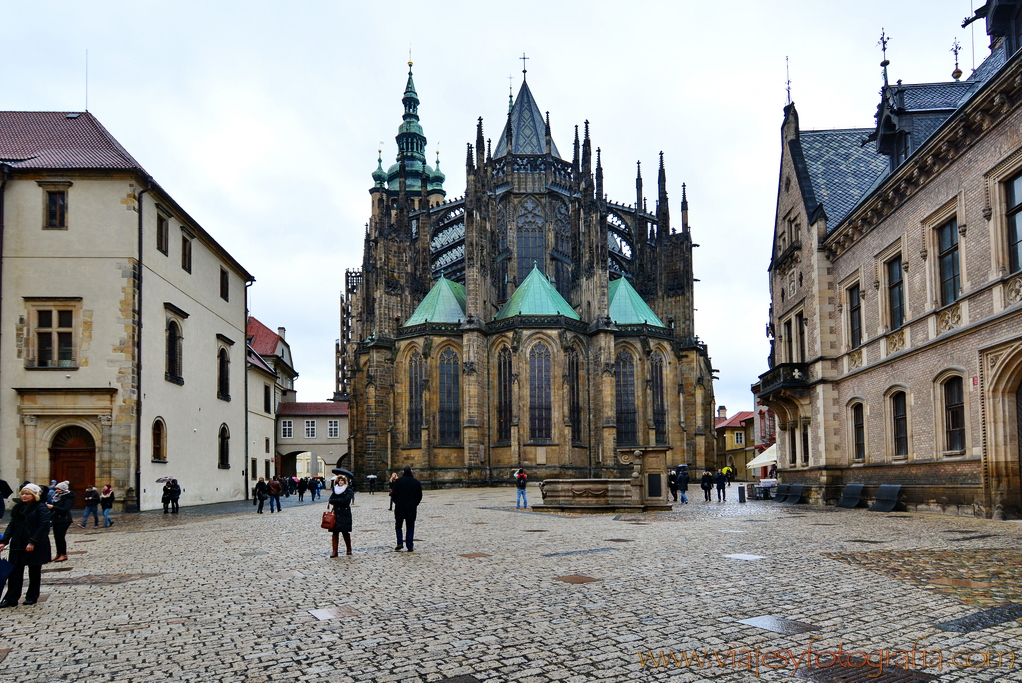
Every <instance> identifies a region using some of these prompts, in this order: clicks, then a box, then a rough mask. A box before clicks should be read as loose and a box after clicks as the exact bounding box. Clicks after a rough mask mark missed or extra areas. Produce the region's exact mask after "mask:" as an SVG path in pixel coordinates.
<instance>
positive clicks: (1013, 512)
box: [976, 343, 1022, 519]
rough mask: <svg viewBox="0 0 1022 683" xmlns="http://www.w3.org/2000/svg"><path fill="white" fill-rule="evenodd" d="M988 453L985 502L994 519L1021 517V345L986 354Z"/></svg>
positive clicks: (985, 424)
mask: <svg viewBox="0 0 1022 683" xmlns="http://www.w3.org/2000/svg"><path fill="white" fill-rule="evenodd" d="M983 361H984V362H983V365H984V369H985V370H986V373H985V374H986V377H988V378H989V379H987V380H986V381H985V384H986V386H985V387H984V391H983V395H984V398H985V399H986V403H987V409H986V411H985V412H986V415H985V419H984V426H985V428H986V430H987V437H986V439H985V442H986V444H987V452H986V453H984V454H983V498H984V500H983V501H978V500H977V501H976V503H977V504H982V505H983V507H985V508H986V512H987V515H988V516H991V517H993V518H994V519H1015V518H1019V517H1022V445H1020V443H1019V435H1020V434H1022V343H1014V344H1011V345H1008V346H1002V347H999V348H996V349H990V350H987V351H984V352H983Z"/></svg>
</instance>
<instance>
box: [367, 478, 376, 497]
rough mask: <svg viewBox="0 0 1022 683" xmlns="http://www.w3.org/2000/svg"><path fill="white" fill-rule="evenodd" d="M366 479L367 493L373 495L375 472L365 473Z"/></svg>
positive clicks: (374, 493) (374, 491) (374, 492)
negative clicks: (367, 483)
mask: <svg viewBox="0 0 1022 683" xmlns="http://www.w3.org/2000/svg"><path fill="white" fill-rule="evenodd" d="M366 479H368V480H369V495H370V496H375V495H376V475H375V474H367V475H366Z"/></svg>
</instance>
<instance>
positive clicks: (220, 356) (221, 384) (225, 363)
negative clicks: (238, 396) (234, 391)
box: [216, 348, 231, 401]
mask: <svg viewBox="0 0 1022 683" xmlns="http://www.w3.org/2000/svg"><path fill="white" fill-rule="evenodd" d="M216 397H217V398H219V399H223V400H224V401H230V400H231V359H230V357H229V356H228V355H227V349H225V348H221V349H220V352H219V353H217V362H216Z"/></svg>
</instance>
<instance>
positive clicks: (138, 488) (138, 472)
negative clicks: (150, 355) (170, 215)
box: [125, 176, 152, 512]
mask: <svg viewBox="0 0 1022 683" xmlns="http://www.w3.org/2000/svg"><path fill="white" fill-rule="evenodd" d="M151 182H152V178H150V177H149V176H146V178H145V183H146V186H147V187H144V188H143V189H142V190H141V191H140V192H139V193H138V197H137V200H138V273H137V275H136V276H135V277H136V282H137V283H138V285H137V286H138V322H137V323H136V327H135V330H136V332H135V373H136V375H135V405H136V406H137V408H136V410H135V511H136V512H141V511H142V254H143V251H142V249H143V246H144V242H143V240H142V227H143V226H142V209H143V206H144V204H143V202H142V195H144V194H146V193H147V192H149V190H150V189H152V188H151V187H149V185H150V183H151ZM125 502H127V501H125Z"/></svg>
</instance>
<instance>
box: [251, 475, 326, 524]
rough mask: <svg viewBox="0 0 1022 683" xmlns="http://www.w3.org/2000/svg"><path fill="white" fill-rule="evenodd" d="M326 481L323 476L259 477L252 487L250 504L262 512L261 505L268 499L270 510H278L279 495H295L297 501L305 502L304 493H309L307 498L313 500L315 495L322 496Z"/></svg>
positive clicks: (259, 512)
mask: <svg viewBox="0 0 1022 683" xmlns="http://www.w3.org/2000/svg"><path fill="white" fill-rule="evenodd" d="M326 486H327V483H326V481H325V480H324V479H323V477H304V478H302V479H299V478H297V477H287V476H284V475H282V474H278V475H277V476H274V477H270V479H269V480H267V479H266V477H259V481H257V482H256V485H255V486H254V487H252V505H255V506H258V507H257V509H256V512H257V513H258V514H260V515H261V514H263V506H264V505H265V504H266V501H267V500H268V501H270V512H271V513H273V512H280V511H281V510H282V508H281V506H280V497H281V496H284V497H285V498H287V497H289V496H292V495H297V496H298V502H299V503H303V502H305V494H306V493H308V494H309V500H310V501H315V500H316V498H317V497H320V498H322V497H323V493H322V491H323V489H324V488H326Z"/></svg>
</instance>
